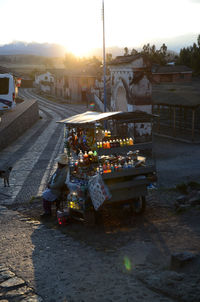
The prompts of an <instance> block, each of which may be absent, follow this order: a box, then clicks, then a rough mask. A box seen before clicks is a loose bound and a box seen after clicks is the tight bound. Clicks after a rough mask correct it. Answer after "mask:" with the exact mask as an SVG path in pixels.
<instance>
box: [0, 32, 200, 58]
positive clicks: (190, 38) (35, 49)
mask: <svg viewBox="0 0 200 302" xmlns="http://www.w3.org/2000/svg"><path fill="white" fill-rule="evenodd" d="M197 36H198V34H192V33H190V34H186V35H183V36H178V37H173V38H167V39H157V40H156V41H151V40H150V41H147V42H146V43H144V44H147V43H150V45H153V44H155V45H156V48H157V49H159V48H160V46H161V45H162V44H163V43H165V45H167V48H168V50H171V51H174V52H177V53H179V51H180V49H181V48H183V47H188V46H191V45H193V43H196V42H197ZM124 47H128V48H129V50H132V48H135V49H137V50H140V49H142V47H143V45H141V47H134V46H133V47H131V46H128V45H124ZM124 47H118V46H114V47H108V48H106V52H107V53H112V55H113V57H116V56H118V55H123V53H124ZM66 52H67V51H66V49H65V48H64V47H63V46H61V45H58V44H49V43H36V42H33V43H25V42H19V41H16V42H12V43H10V44H5V45H0V55H35V56H45V57H63V56H64V55H65V53H66ZM89 56H98V57H100V56H102V49H101V48H98V49H94V50H92V51H91V52H90V53H89Z"/></svg>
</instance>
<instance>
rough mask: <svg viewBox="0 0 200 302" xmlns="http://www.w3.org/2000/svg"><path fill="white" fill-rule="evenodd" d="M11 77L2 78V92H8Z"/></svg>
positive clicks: (0, 88)
mask: <svg viewBox="0 0 200 302" xmlns="http://www.w3.org/2000/svg"><path fill="white" fill-rule="evenodd" d="M8 91H9V78H0V94H8Z"/></svg>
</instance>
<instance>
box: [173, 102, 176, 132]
mask: <svg viewBox="0 0 200 302" xmlns="http://www.w3.org/2000/svg"><path fill="white" fill-rule="evenodd" d="M173 113H174V116H173V118H174V119H173V128H174V136H176V107H173Z"/></svg>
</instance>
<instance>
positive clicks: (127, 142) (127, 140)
mask: <svg viewBox="0 0 200 302" xmlns="http://www.w3.org/2000/svg"><path fill="white" fill-rule="evenodd" d="M126 145H127V146H129V139H128V138H127V139H126Z"/></svg>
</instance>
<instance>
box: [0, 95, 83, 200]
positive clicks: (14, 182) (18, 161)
mask: <svg viewBox="0 0 200 302" xmlns="http://www.w3.org/2000/svg"><path fill="white" fill-rule="evenodd" d="M20 94H21V96H22V97H23V98H25V99H29V98H36V99H37V100H38V103H39V109H40V116H41V117H42V119H40V120H39V121H38V122H37V123H36V124H35V125H34V126H33V127H32V128H31V129H30V130H28V131H26V133H25V134H24V135H23V136H22V137H20V138H19V139H18V140H17V141H15V142H14V143H13V144H12V145H11V146H9V147H8V148H6V149H4V150H3V151H2V152H0V165H1V166H4V165H8V166H13V170H12V173H11V176H10V188H4V187H3V186H2V185H1V186H0V202H1V204H5V205H6V204H12V203H14V202H15V203H23V202H27V201H28V200H30V198H31V197H32V196H37V195H40V194H41V192H42V191H43V189H44V186H45V184H46V182H47V179H49V175H50V174H51V173H52V171H53V169H54V165H55V162H54V159H55V158H56V156H57V155H58V153H60V152H62V151H63V125H61V124H58V123H56V121H59V120H61V119H63V118H66V117H68V116H70V115H73V114H78V113H80V112H84V111H86V107H85V106H72V105H60V104H54V103H52V102H49V101H47V100H45V99H44V98H42V97H38V96H37V95H35V94H34V93H33V92H32V91H31V92H30V91H28V90H23V91H22V92H21V93H20Z"/></svg>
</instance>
